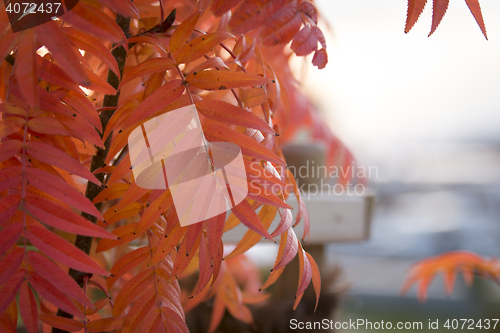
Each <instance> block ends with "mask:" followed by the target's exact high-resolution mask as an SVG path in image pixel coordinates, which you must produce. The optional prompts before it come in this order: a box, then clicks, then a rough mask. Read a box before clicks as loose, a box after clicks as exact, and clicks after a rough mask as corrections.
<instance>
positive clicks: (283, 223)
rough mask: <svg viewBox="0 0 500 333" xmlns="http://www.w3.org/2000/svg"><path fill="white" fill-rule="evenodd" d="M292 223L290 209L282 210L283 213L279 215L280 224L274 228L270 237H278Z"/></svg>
mask: <svg viewBox="0 0 500 333" xmlns="http://www.w3.org/2000/svg"><path fill="white" fill-rule="evenodd" d="M292 222H293V218H292V212H291V211H290V209H283V212H282V213H281V219H280V222H279V224H278V226H277V227H276V230H274V231H273V233H272V234H271V236H273V237H276V236H278V235H281V234H282V233H284V232H285V231H286V230H288V229H289V228H290V227H291V226H292Z"/></svg>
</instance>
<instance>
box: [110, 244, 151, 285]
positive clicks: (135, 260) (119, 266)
mask: <svg viewBox="0 0 500 333" xmlns="http://www.w3.org/2000/svg"><path fill="white" fill-rule="evenodd" d="M150 252H151V250H150V249H149V247H147V246H143V247H140V248H138V249H135V250H133V251H132V252H129V253H127V254H125V255H124V256H123V257H121V258H120V259H118V260H117V261H116V262H115V263H114V265H113V267H112V268H111V270H110V271H109V272H110V273H111V274H113V275H112V276H110V277H109V278H108V279H107V284H108V289H111V287H112V286H113V285H114V284H115V282H116V281H117V280H118V279H119V278H120V277H122V276H123V275H124V274H125V273H127V272H128V271H130V270H131V269H132V268H134V267H136V266H137V265H139V264H141V263H143V262H144V261H145V260H146V259H147V258H148V257H149V255H150Z"/></svg>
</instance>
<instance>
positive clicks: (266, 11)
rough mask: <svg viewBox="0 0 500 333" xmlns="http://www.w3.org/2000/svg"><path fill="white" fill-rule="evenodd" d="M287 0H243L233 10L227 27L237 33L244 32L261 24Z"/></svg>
mask: <svg viewBox="0 0 500 333" xmlns="http://www.w3.org/2000/svg"><path fill="white" fill-rule="evenodd" d="M286 2H287V1H285V0H276V1H267V0H245V1H244V2H243V3H242V4H241V5H240V6H239V7H238V8H237V9H236V11H235V12H234V14H233V16H232V17H231V20H230V21H229V28H230V29H231V30H232V31H234V32H235V33H237V34H244V33H246V32H248V31H250V30H253V29H255V28H257V27H259V26H261V25H262V24H263V23H265V21H266V20H267V19H268V18H270V17H271V16H272V15H273V14H274V13H275V12H276V11H277V10H278V9H280V8H281V7H283V6H284V5H285V4H286Z"/></svg>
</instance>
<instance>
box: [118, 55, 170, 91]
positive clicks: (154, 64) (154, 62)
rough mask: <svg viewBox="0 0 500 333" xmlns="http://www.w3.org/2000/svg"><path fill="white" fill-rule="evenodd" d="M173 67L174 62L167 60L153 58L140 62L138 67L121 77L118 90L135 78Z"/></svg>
mask: <svg viewBox="0 0 500 333" xmlns="http://www.w3.org/2000/svg"><path fill="white" fill-rule="evenodd" d="M174 67H175V62H174V61H173V60H172V59H168V58H153V59H149V60H146V61H144V62H141V63H140V64H139V65H137V66H135V67H134V68H132V69H131V70H130V71H128V72H127V74H125V75H124V76H123V80H122V81H121V82H120V85H119V87H118V88H121V87H123V86H124V85H125V84H127V83H128V82H130V81H132V80H133V79H135V78H138V77H141V76H144V75H150V74H153V73H158V72H165V71H167V70H169V69H172V68H174Z"/></svg>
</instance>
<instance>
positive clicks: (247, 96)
mask: <svg viewBox="0 0 500 333" xmlns="http://www.w3.org/2000/svg"><path fill="white" fill-rule="evenodd" d="M266 99H267V94H266V90H265V89H264V88H250V89H245V90H243V93H242V94H241V101H242V102H243V104H245V106H246V107H247V108H253V107H255V106H259V105H261V104H262V103H264V102H265V101H266ZM271 134H274V131H273V132H272V133H271Z"/></svg>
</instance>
